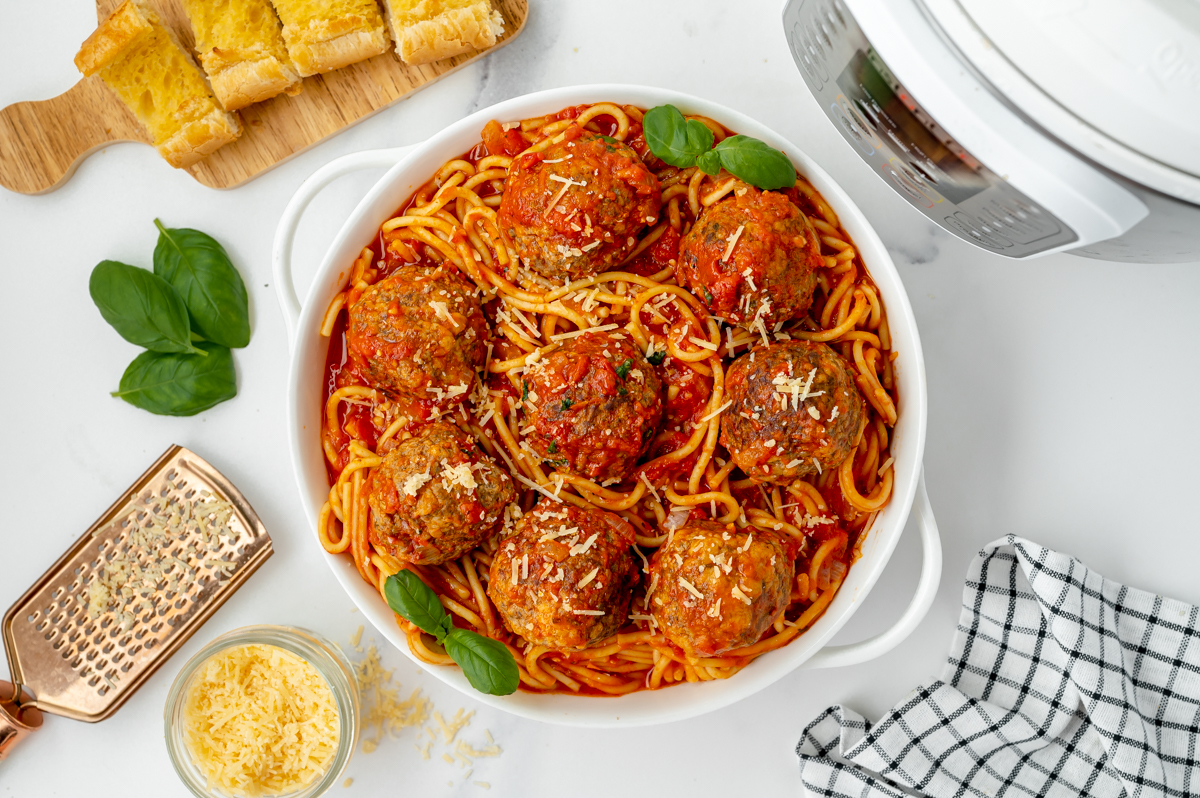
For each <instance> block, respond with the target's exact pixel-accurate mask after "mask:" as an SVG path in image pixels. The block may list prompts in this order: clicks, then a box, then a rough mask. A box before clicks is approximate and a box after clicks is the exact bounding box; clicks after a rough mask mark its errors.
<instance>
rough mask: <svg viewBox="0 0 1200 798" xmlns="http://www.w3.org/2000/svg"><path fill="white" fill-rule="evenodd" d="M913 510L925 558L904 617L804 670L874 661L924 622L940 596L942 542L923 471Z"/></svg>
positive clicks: (826, 651)
mask: <svg viewBox="0 0 1200 798" xmlns="http://www.w3.org/2000/svg"><path fill="white" fill-rule="evenodd" d="M913 511H914V513H915V514H916V518H917V529H918V530H919V531H920V533H921V547H922V549H923V550H924V556H923V557H922V560H921V579H920V581H918V582H917V590H916V592H915V593H913V597H912V600H911V601H909V602H908V607H906V608H905V610H904V614H903V615H901V616H900V619H899V620H898V621H896V624H895V625H894V626H893V627H892V628H891V629H888V630H887V631H886V632H883V633H882V634H878V635H875V636H874V637H869V638H867V639H866V640H863V641H861V642H858V643H851V644H849V645H845V646H826V647H825V648H822V649H821V650H820V651H818V652H817V653H816V654H814V655H813V656H812V657H810V658H809V659H808V660H807V661H806V662H805V663H804V667H806V668H840V667H842V666H844V665H857V664H859V663H861V662H866V661H867V660H871V659H875V658H876V657H878V656H882V655H883V654H886V653H887V652H889V651H891V650H892V649H893V648H895V647H896V646H898V645H899V644H900V642H901V641H903V640H904V638H906V637H908V636H909V635H910V634H912V631H913V630H914V629H916V628H917V625H918V624H920V623H921V621H922V620H924V619H925V615H926V613H928V612H929V608H930V607H931V606H932V605H933V599H934V596H936V595H937V589H938V583H939V582H941V581H942V539H941V537H940V536H939V535H938V528H937V520H936V519H934V517H933V508H932V507H931V506H930V504H929V494H928V493H927V492H926V490H925V472H924V470H922V471H921V477H920V479H918V480H917V495H916V498H914V499H913Z"/></svg>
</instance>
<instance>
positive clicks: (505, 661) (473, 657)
mask: <svg viewBox="0 0 1200 798" xmlns="http://www.w3.org/2000/svg"><path fill="white" fill-rule="evenodd" d="M444 643H445V646H446V653H447V654H449V655H450V658H451V659H452V660H454V661H455V662H457V663H458V667H460V668H462V670H463V673H464V674H466V677H467V681H469V682H470V683H471V686H472V687H474V688H475V689H476V690H478V691H479V692H481V693H487V694H488V695H512V694H513V693H515V692H516V691H517V685H518V684H519V683H520V681H521V674H520V673H519V672H518V671H517V663H516V661H515V660H514V659H513V655H512V652H511V651H509V650H508V646H506V645H504V644H503V643H501V642H500V641H499V640H493V639H492V638H490V637H484V636H483V635H481V634H478V633H476V632H471V631H468V630H466V629H451V630H450V634H448V635H446V639H445V641H444Z"/></svg>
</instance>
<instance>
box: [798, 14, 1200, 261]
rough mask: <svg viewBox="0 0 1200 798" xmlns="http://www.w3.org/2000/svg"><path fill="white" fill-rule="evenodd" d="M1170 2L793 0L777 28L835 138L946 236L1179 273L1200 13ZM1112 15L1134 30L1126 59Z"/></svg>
mask: <svg viewBox="0 0 1200 798" xmlns="http://www.w3.org/2000/svg"><path fill="white" fill-rule="evenodd" d="M1179 2H1183V0H1179ZM1175 3H1176V0H1090V4H1089V0H1011V3H1010V2H1007V0H1006V2H1005V3H999V4H997V3H995V2H992V1H991V0H988V2H984V1H983V0H979V1H978V2H977V0H788V2H786V3H785V5H784V11H783V23H784V31H785V33H786V36H787V40H788V44H789V47H790V49H791V51H792V56H793V58H794V59H795V61H796V64H797V66H798V68H799V70H800V73H801V75H802V76H803V78H804V81H805V84H806V85H807V86H808V88H809V90H810V91H811V92H812V94H813V96H814V97H815V98H816V100H817V102H818V103H819V104H820V105H821V108H822V110H824V111H825V113H826V115H827V116H828V117H829V118H830V120H831V121H832V122H833V123H834V126H835V128H836V129H837V130H838V131H839V132H841V134H842V135H843V137H844V138H845V139H846V140H847V141H848V142H849V143H850V144H851V146H852V147H853V148H854V149H855V151H856V152H858V154H859V156H860V157H861V158H862V159H863V161H864V162H865V163H866V164H868V165H869V166H870V167H871V169H872V170H873V171H874V172H875V173H876V174H877V175H878V176H879V177H880V179H881V180H882V181H883V182H884V184H885V185H887V186H888V187H889V188H890V189H891V190H893V191H895V192H896V193H898V194H899V195H900V196H902V197H904V198H905V199H906V200H907V201H908V202H909V204H911V205H912V206H913V207H914V208H916V209H917V210H919V211H920V212H921V213H923V214H924V215H925V216H926V217H927V218H929V219H930V220H931V221H933V222H934V223H936V224H938V225H939V226H941V227H942V228H943V229H945V230H947V231H948V232H950V233H951V234H953V235H955V236H957V237H959V238H961V239H963V240H964V241H968V242H970V243H972V244H974V245H975V246H978V247H980V248H982V249H985V250H988V251H991V252H995V253H997V254H1000V255H1004V256H1006V257H1011V258H1030V257H1037V256H1041V255H1046V254H1049V253H1052V252H1061V251H1067V252H1071V253H1072V254H1076V255H1081V256H1084V257H1093V258H1100V259H1104V260H1116V261H1125V262H1137V263H1156V262H1181V261H1192V260H1197V259H1200V69H1196V68H1194V67H1193V66H1191V65H1193V64H1197V63H1200V61H1197V60H1194V57H1197V56H1200V13H1197V14H1192V10H1191V5H1192V4H1190V3H1185V4H1184V5H1183V6H1180V8H1178V9H1175V8H1174V7H1173V6H1174V4H1175ZM1110 5H1112V6H1113V9H1114V11H1113V13H1116V10H1118V9H1119V10H1120V18H1122V19H1126V20H1127V22H1126V27H1128V26H1129V25H1132V24H1134V22H1135V21H1136V23H1137V24H1138V25H1139V27H1138V30H1137V32H1136V35H1132V34H1131V35H1130V36H1129V37H1128V38H1129V40H1130V42H1131V43H1129V44H1127V45H1126V44H1123V43H1122V45H1121V47H1123V48H1124V50H1122V49H1120V48H1118V47H1117V46H1116V45H1115V44H1114V42H1113V41H1107V40H1106V39H1105V37H1106V36H1107V37H1110V38H1111V37H1115V36H1116V35H1117V30H1118V27H1114V25H1113V24H1112V22H1111V20H1110V18H1109V17H1108V16H1105V15H1106V14H1107V13H1108V12H1106V11H1104V10H1103V8H1099V7H1107V6H1110ZM1142 6H1146V7H1147V8H1135V9H1134V10H1133V11H1131V10H1130V9H1131V7H1142ZM1163 7H1167V9H1168V11H1172V12H1175V13H1174V15H1172V14H1170V13H1167V12H1165V11H1163V10H1162V9H1163ZM997 8H1003V9H1005V12H1006V13H997V12H996V9H997ZM1009 11H1011V13H1007V12H1009ZM1139 11H1140V13H1135V12H1139ZM1151 12H1154V13H1151ZM1096 17H1103V20H1101V21H1097V20H1096V19H1095V18H1096ZM1193 22H1194V23H1195V25H1194V26H1193V24H1192V23H1193ZM1102 23H1103V24H1102ZM1022 25H1024V28H1022V27H1021V26H1022ZM1193 27H1194V30H1193ZM1023 33H1025V34H1028V35H1023ZM1035 34H1036V35H1035ZM1193 34H1194V35H1193ZM1164 36H1165V37H1166V38H1163V37H1164ZM997 42H999V43H1000V44H1002V45H1003V48H1002V47H1001V46H1000V45H999V44H997ZM1114 53H1115V55H1114ZM1138 59H1140V61H1139V60H1138ZM1127 61H1128V62H1131V63H1127ZM1143 62H1144V63H1143ZM1143 67H1144V68H1143ZM1139 76H1140V77H1141V83H1139V82H1138V77H1139ZM1139 87H1140V89H1141V91H1140V92H1139V91H1138V89H1139ZM1098 93H1104V96H1103V97H1102V98H1099V99H1097V97H1096V96H1095V95H1097V94H1098ZM1193 94H1195V95H1198V96H1196V97H1195V101H1193V102H1190V103H1189V102H1187V100H1188V98H1189V97H1190V96H1191V95H1193ZM1159 95H1162V96H1159ZM1156 102H1157V103H1158V104H1157V105H1156ZM1168 103H1175V104H1176V106H1175V108H1171V107H1166V104H1168ZM1114 107H1117V108H1119V109H1121V110H1118V111H1116V112H1114V110H1113V109H1114ZM1147 109H1155V111H1156V113H1157V117H1155V115H1154V114H1152V113H1150V112H1148V111H1147ZM1139 114H1140V116H1138V115H1139ZM1131 120H1133V121H1131ZM1168 122H1169V123H1170V124H1168ZM1190 131H1195V136H1194V137H1193V138H1190V139H1189V136H1188V134H1189V132H1190ZM1188 141H1190V142H1191V147H1188V146H1186V142H1188Z"/></svg>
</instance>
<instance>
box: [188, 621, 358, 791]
mask: <svg viewBox="0 0 1200 798" xmlns="http://www.w3.org/2000/svg"><path fill="white" fill-rule="evenodd" d="M255 644H259V645H267V646H276V647H278V648H282V649H284V650H285V651H290V652H292V653H293V654H295V655H296V656H298V657H300V658H301V659H303V660H304V661H305V662H307V663H308V664H310V665H312V666H313V667H314V668H316V669H317V672H318V673H320V674H321V676H323V677H324V678H325V681H326V682H327V683H328V684H329V689H330V691H331V692H332V693H333V699H334V702H335V703H336V704H337V711H338V720H339V723H340V726H339V730H340V735H339V739H338V749H337V754H336V755H335V756H334V758H333V763H332V764H331V765H330V766H329V770H328V771H326V773H325V775H324V776H322V777H321V778H319V779H317V780H316V781H314V782H313V783H311V784H309V785H308V786H307V787H304V788H302V789H300V790H296V791H294V792H289V793H285V794H283V795H281V796H279V798H316V796H318V795H322V794H324V793H325V791H326V790H328V789H329V788H330V787H332V786H333V785H334V784H335V783H337V780H338V778H339V777H340V776H341V775H342V773H343V772H344V771H345V769H346V765H348V764H349V763H350V757H351V755H353V753H354V746H355V745H357V744H358V733H359V722H360V720H361V716H360V709H359V695H358V682H357V680H356V679H355V677H354V667H353V666H352V665H351V664H350V660H349V659H347V658H346V655H345V654H343V653H342V651H341V649H339V648H338V647H337V646H336V645H334V644H333V643H331V642H330V641H328V640H326V639H325V638H324V637H322V636H321V635H318V634H316V633H315V632H310V631H308V630H306V629H294V628H291V627H287V626H244V627H242V628H241V629H235V630H233V631H232V632H229V633H227V634H223V635H221V636H220V637H218V638H216V639H215V640H213V641H212V642H211V643H209V644H208V645H207V646H205V647H204V648H203V649H201V650H200V652H199V653H198V654H196V656H194V657H192V658H191V659H190V660H188V663H187V664H186V665H184V666H183V669H182V670H181V671H180V672H179V675H178V676H176V677H175V683H174V684H172V685H171V691H170V692H169V693H168V694H167V706H166V711H165V712H164V716H165V719H166V727H167V728H166V732H167V734H166V736H167V753H169V754H170V756H171V764H172V765H174V766H175V772H176V773H178V774H179V778H180V779H181V780H182V781H183V783H184V785H185V786H186V787H187V788H188V789H189V790H191V791H192V794H193V795H195V796H197V797H198V798H230V796H227V795H226V794H225V793H223V792H221V791H219V790H217V789H216V788H215V787H214V788H213V789H209V787H208V781H207V779H205V777H204V774H203V773H201V772H200V769H199V768H198V767H196V764H195V763H194V762H193V761H192V755H191V753H190V752H189V751H188V747H187V742H186V741H185V740H184V737H183V734H184V723H183V708H184V703H185V701H186V699H187V694H188V690H189V688H190V686H191V683H192V678H193V677H194V676H195V674H196V671H197V670H199V668H200V666H202V665H203V664H204V663H206V662H208V660H209V659H210V658H211V657H212V656H213V655H214V654H217V653H218V652H220V651H224V650H225V649H227V648H235V647H237V646H246V645H255Z"/></svg>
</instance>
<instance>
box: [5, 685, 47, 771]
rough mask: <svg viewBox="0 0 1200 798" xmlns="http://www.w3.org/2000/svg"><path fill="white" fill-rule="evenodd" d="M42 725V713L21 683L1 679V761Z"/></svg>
mask: <svg viewBox="0 0 1200 798" xmlns="http://www.w3.org/2000/svg"><path fill="white" fill-rule="evenodd" d="M41 726H42V713H41V711H40V710H39V709H37V707H36V706H34V701H33V696H31V695H29V693H27V692H25V691H24V690H22V689H21V685H19V684H17V685H14V684H12V683H11V682H4V681H0V762H3V761H4V759H5V757H7V756H8V755H9V754H10V753H11V751H12V749H13V748H14V747H16V745H17V743H19V742H21V741H22V740H24V739H25V738H26V737H28V736H29V735H31V734H33V733H34V732H35V731H37V730H38V729H39V728H41Z"/></svg>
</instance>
